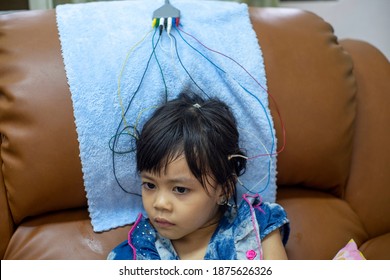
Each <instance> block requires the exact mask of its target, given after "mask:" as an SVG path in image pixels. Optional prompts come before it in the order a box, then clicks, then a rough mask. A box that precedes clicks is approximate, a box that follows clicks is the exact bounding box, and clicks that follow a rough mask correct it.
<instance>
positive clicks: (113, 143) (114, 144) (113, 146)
mask: <svg viewBox="0 0 390 280" xmlns="http://www.w3.org/2000/svg"><path fill="white" fill-rule="evenodd" d="M156 31H157V30H155V32H154V34H153V38H152V53H151V54H150V55H149V59H148V61H147V63H146V67H145V70H144V72H143V74H142V77H141V80H140V82H139V84H138V86H137V88H136V90H135V91H134V93H133V96H132V97H131V99H130V101H129V103H128V105H127V108H126V110H125V111H124V113H122V115H123V116H122V118H121V121H120V122H119V125H118V127H117V129H116V132H115V134H114V136H113V137H112V138H111V139H110V141H109V147H110V149H111V151H112V165H113V172H114V177H115V180H116V182H117V184H118V186H119V187H120V188H121V189H122V190H123V191H124V192H126V193H129V194H133V195H137V196H141V194H138V193H133V192H129V191H128V190H126V189H125V188H124V187H123V186H122V184H121V183H120V182H119V179H118V177H117V174H116V164H115V155H116V154H127V153H132V152H135V147H133V148H130V149H129V150H126V151H117V150H116V147H117V145H118V141H119V138H120V137H121V136H123V135H130V136H132V137H133V138H136V136H135V135H131V134H127V133H124V131H125V130H127V129H129V128H130V126H128V125H127V126H125V127H124V128H123V129H121V127H122V124H123V123H124V120H125V117H126V115H127V112H128V111H129V109H130V107H131V104H132V103H133V101H134V99H135V97H136V95H137V93H138V92H139V89H140V88H141V85H142V83H143V81H144V78H145V75H146V73H147V70H148V68H149V65H150V62H151V59H152V57H153V56H154V54H155V49H156V45H157V44H158V41H159V40H160V37H159V39H158V40H157V43H156V44H154V37H155V35H156ZM133 48H134V47H133ZM133 48H132V49H133ZM154 57H155V59H156V60H157V56H154ZM158 65H159V67H160V64H159V63H158ZM124 67H125V66H123V68H124ZM160 71H161V73H162V70H161V68H160ZM122 74H123V72H121V75H122ZM164 83H165V80H164ZM165 87H166V86H165ZM132 128H133V129H134V131H137V127H136V126H133V127H132ZM137 133H138V132H137Z"/></svg>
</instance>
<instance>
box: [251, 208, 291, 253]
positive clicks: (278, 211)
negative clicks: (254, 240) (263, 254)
mask: <svg viewBox="0 0 390 280" xmlns="http://www.w3.org/2000/svg"><path fill="white" fill-rule="evenodd" d="M255 209H256V210H255V211H256V218H257V222H258V224H259V226H260V238H261V239H264V238H265V237H266V236H267V235H268V234H270V233H271V232H273V231H274V230H276V229H279V230H280V234H281V237H282V242H283V245H286V243H287V240H288V237H289V234H290V224H289V220H288V219H287V213H286V211H285V210H284V208H283V207H282V206H280V205H279V204H277V203H269V202H263V203H262V204H261V205H260V207H257V208H255Z"/></svg>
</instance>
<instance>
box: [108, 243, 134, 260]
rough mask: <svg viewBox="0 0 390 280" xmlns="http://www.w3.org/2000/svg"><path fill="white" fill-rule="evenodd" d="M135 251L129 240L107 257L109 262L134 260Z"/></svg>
mask: <svg viewBox="0 0 390 280" xmlns="http://www.w3.org/2000/svg"><path fill="white" fill-rule="evenodd" d="M133 259H134V256H133V250H132V249H131V247H130V246H129V244H128V242H127V240H125V241H123V242H122V243H120V244H119V245H118V246H116V247H115V248H114V249H113V250H112V251H111V252H110V253H109V254H108V256H107V260H133Z"/></svg>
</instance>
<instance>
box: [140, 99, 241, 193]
mask: <svg viewBox="0 0 390 280" xmlns="http://www.w3.org/2000/svg"><path fill="white" fill-rule="evenodd" d="M181 155H184V156H185V158H186V160H187V163H188V166H189V168H190V170H191V172H192V173H193V174H194V176H195V177H196V178H197V179H198V180H199V182H200V183H201V184H202V186H203V187H205V183H206V182H205V178H206V175H209V176H211V178H213V179H214V180H215V182H216V183H217V184H219V185H221V186H222V187H223V191H224V194H225V196H226V197H227V198H230V197H233V198H234V199H236V198H235V195H236V187H235V185H236V181H237V176H240V175H242V174H243V173H244V172H245V168H246V159H245V158H243V157H232V158H230V157H229V156H231V155H243V156H244V153H243V152H242V151H241V149H240V148H239V133H238V130H237V122H236V119H235V117H234V115H233V113H232V112H231V110H230V108H229V107H228V106H227V105H226V104H225V103H224V102H222V101H220V100H219V99H217V98H210V99H207V100H204V99H202V98H201V97H200V96H198V95H195V94H188V93H182V94H180V95H179V96H178V97H177V98H176V99H174V100H171V101H168V102H167V103H165V104H163V105H162V106H160V107H159V108H158V109H156V111H155V112H154V113H153V115H152V116H151V118H150V119H149V120H148V121H147V122H146V123H145V125H144V127H143V129H142V131H141V134H140V135H139V138H138V140H137V154H136V158H137V169H138V171H139V172H141V171H147V172H152V173H155V174H160V172H164V170H165V169H166V167H167V165H168V164H169V163H170V162H172V161H173V160H175V159H177V158H178V157H179V156H181ZM213 185H214V184H213Z"/></svg>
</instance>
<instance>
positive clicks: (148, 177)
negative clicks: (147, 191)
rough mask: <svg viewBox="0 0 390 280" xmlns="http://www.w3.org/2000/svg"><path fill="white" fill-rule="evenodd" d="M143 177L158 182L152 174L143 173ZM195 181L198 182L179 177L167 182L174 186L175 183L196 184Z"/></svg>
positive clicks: (193, 179)
mask: <svg viewBox="0 0 390 280" xmlns="http://www.w3.org/2000/svg"><path fill="white" fill-rule="evenodd" d="M141 177H142V178H144V179H147V180H151V181H155V180H156V177H155V176H153V175H152V174H149V173H144V172H142V173H141ZM194 181H196V182H197V181H198V180H196V179H195V178H190V177H186V176H178V177H175V178H169V179H168V180H167V182H168V183H171V184H173V183H194Z"/></svg>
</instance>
